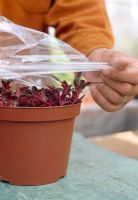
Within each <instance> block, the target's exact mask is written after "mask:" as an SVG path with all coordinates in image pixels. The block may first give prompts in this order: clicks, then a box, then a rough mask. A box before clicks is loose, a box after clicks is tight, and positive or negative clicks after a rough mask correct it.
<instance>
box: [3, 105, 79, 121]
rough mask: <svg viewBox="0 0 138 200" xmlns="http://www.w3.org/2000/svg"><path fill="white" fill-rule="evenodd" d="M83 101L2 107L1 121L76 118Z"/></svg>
mask: <svg viewBox="0 0 138 200" xmlns="http://www.w3.org/2000/svg"><path fill="white" fill-rule="evenodd" d="M80 107H81V103H78V104H72V105H67V106H51V107H0V121H16V122H20V121H22V122H44V121H58V120H64V119H71V118H75V117H76V116H77V115H78V114H79V113H80Z"/></svg>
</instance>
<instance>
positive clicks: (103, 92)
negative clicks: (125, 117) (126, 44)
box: [83, 48, 138, 112]
mask: <svg viewBox="0 0 138 200" xmlns="http://www.w3.org/2000/svg"><path fill="white" fill-rule="evenodd" d="M88 57H89V59H90V60H91V61H98V62H108V63H109V67H107V68H106V69H104V70H102V72H85V73H84V74H83V75H84V76H85V78H86V80H87V81H90V82H92V81H96V80H97V81H102V82H103V83H99V84H92V85H91V86H90V90H91V94H92V96H93V98H94V100H95V101H96V103H97V104H98V105H99V106H100V107H102V108H103V109H104V110H105V111H108V112H113V111H117V110H119V109H121V108H123V107H124V105H125V104H126V103H128V102H129V101H130V100H132V99H133V98H134V97H135V96H136V95H138V60H137V59H136V58H133V57H130V56H128V55H125V54H123V53H120V52H117V51H114V50H112V49H104V48H103V49H97V50H95V51H93V52H92V53H91V54H89V56H88Z"/></svg>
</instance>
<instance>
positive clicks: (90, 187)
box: [0, 134, 138, 200]
mask: <svg viewBox="0 0 138 200" xmlns="http://www.w3.org/2000/svg"><path fill="white" fill-rule="evenodd" d="M0 200H138V161H137V160H133V159H130V158H125V157H123V156H120V155H118V154H115V153H111V152H109V151H106V150H103V149H101V148H99V147H97V146H96V145H93V144H89V143H88V142H87V141H86V139H84V138H82V137H81V136H79V135H78V134H75V135H74V137H73V144H72V150H71V155H70V163H69V168H68V174H67V176H66V177H65V178H63V179H61V180H59V181H58V182H56V183H53V184H49V185H43V186H35V187H30V186H29V187H25V186H22V187H21V186H13V185H10V184H6V183H0Z"/></svg>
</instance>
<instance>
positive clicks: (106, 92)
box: [96, 83, 124, 105]
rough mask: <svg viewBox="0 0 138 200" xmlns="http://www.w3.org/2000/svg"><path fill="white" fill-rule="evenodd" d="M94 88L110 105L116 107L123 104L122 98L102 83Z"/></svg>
mask: <svg viewBox="0 0 138 200" xmlns="http://www.w3.org/2000/svg"><path fill="white" fill-rule="evenodd" d="M96 88H97V89H98V91H99V92H100V93H101V94H102V95H103V96H104V97H105V99H107V100H108V101H109V102H110V103H113V104H116V105H117V104H121V103H122V102H123V99H124V96H123V95H121V94H120V93H119V92H117V91H115V90H114V89H112V88H111V87H109V86H108V85H106V84H104V83H102V84H98V85H96Z"/></svg>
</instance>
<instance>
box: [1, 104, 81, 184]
mask: <svg viewBox="0 0 138 200" xmlns="http://www.w3.org/2000/svg"><path fill="white" fill-rule="evenodd" d="M79 112H80V104H77V105H71V106H64V107H51V108H0V179H1V180H5V181H8V182H10V183H11V184H15V185H41V184H47V183H52V182H55V181H57V180H58V179H60V178H61V177H64V176H65V175H66V171H67V165H68V158H69V152H70V146H71V139H72V133H73V127H74V121H75V117H76V116H77V115H78V114H79Z"/></svg>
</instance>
